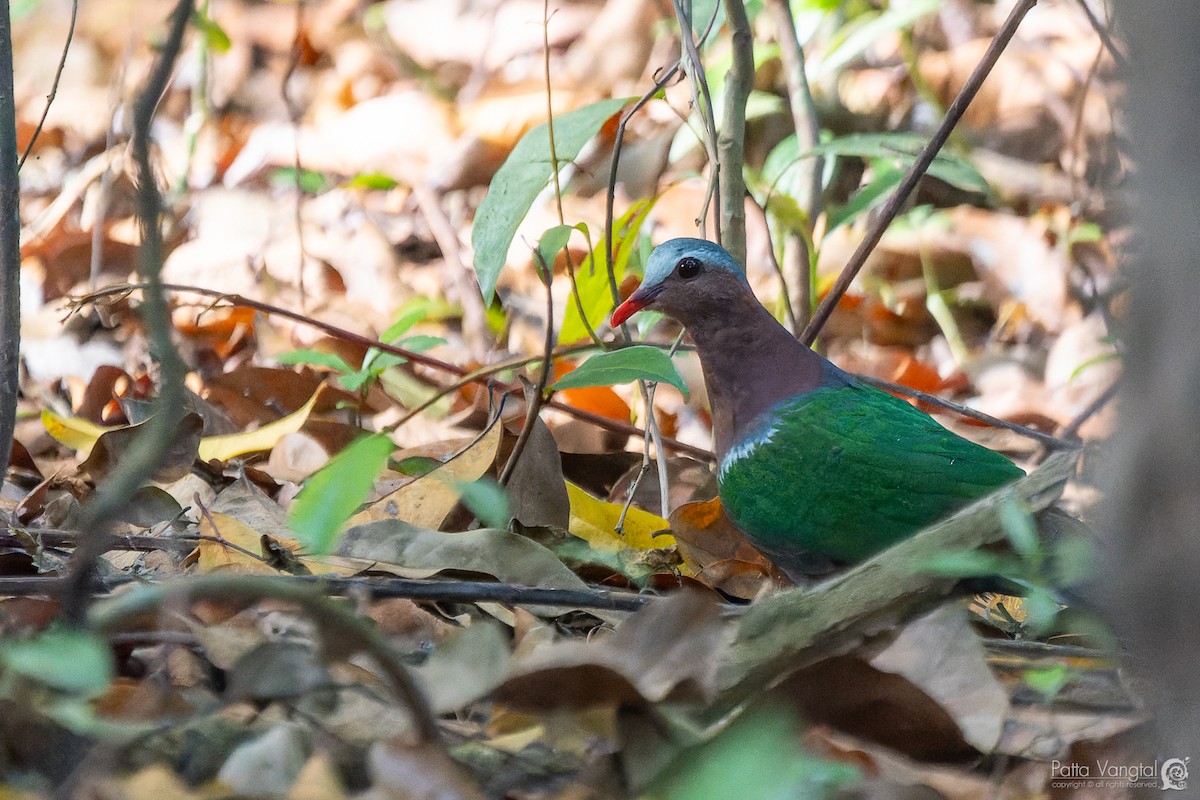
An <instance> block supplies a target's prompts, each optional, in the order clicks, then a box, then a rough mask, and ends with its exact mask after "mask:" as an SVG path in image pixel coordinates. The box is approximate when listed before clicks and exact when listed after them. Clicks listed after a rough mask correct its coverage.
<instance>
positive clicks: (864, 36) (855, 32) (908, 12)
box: [808, 0, 942, 82]
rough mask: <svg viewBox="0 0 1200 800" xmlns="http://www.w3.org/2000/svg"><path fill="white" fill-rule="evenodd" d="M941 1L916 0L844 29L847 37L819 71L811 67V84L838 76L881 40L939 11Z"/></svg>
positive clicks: (866, 17)
mask: <svg viewBox="0 0 1200 800" xmlns="http://www.w3.org/2000/svg"><path fill="white" fill-rule="evenodd" d="M941 1H942V0H912V2H908V3H894V4H892V5H891V7H889V8H888V10H887V11H884V12H883V13H881V14H879V15H878V16H874V17H870V16H868V15H866V14H864V15H863V16H862V17H860V20H861V21H859V20H855V21H854V22H853V23H851V24H850V25H847V26H846V27H845V28H844V29H843V31H844V32H845V35H844V38H842V40H841V41H840V42H838V43H836V44H834V45H833V46H832V47H831V48H829V49H828V50H827V51H826V54H825V57H824V58H822V59H821V60H820V62H818V64H817V65H816V69H811V68H810V72H809V74H808V77H809V81H810V82H816V81H818V80H819V79H820V78H822V77H825V76H827V75H832V74H834V73H836V72H837V71H838V70H840V69H841V68H842V67H844V66H845V65H846V64H848V63H850V62H851V61H853V60H854V59H856V58H858V57H859V56H860V55H862V54H863V53H864V52H866V50H867V48H868V47H870V46H871V45H873V44H874V43H875V42H876V41H878V40H879V39H880V38H881V37H883V36H885V35H887V34H889V33H894V32H896V31H899V30H903V29H905V28H907V27H909V26H910V25H912V24H913V23H914V22H916V21H917V20H919V19H921V17H924V16H926V15H928V14H931V13H933V12H934V11H936V10H937V8H938V6H939V5H940V4H941ZM839 33H841V32H839Z"/></svg>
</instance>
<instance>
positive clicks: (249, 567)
mask: <svg viewBox="0 0 1200 800" xmlns="http://www.w3.org/2000/svg"><path fill="white" fill-rule="evenodd" d="M200 534H201V535H202V536H207V537H212V539H219V540H220V541H212V539H203V540H201V542H200V546H199V548H198V549H199V551H200V560H199V563H198V565H197V568H198V569H199V571H200V572H202V573H204V572H215V571H217V570H230V571H233V572H245V573H254V574H265V575H274V574H276V570H275V569H274V568H272V567H270V566H268V565H267V564H266V563H264V562H263V560H262V559H261V558H256V557H255V556H252V555H250V554H249V553H254V554H255V555H257V554H260V553H261V552H262V534H261V533H259V532H258V531H256V530H254V529H253V528H251V527H249V526H248V525H246V524H245V523H243V522H241V521H240V520H238V519H235V518H234V517H229V516H226V515H224V514H220V513H217V512H209V513H207V514H204V515H202V516H201V518H200ZM223 542H228V544H223ZM281 544H284V545H285V546H287V547H289V549H292V550H293V551H294V550H297V549H299V547H300V543H299V542H297V541H296V540H294V539H293V540H292V541H290V542H281ZM231 545H232V546H231ZM239 548H240V549H239ZM243 550H248V551H249V553H246V552H243Z"/></svg>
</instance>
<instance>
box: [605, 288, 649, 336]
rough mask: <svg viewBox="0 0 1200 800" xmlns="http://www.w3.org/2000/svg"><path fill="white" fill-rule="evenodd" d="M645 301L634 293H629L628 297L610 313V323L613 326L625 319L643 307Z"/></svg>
mask: <svg viewBox="0 0 1200 800" xmlns="http://www.w3.org/2000/svg"><path fill="white" fill-rule="evenodd" d="M646 305H647V302H646V301H645V300H641V299H639V298H638V296H637V295H636V294H633V295H630V296H629V299H628V300H626V301H625V302H624V303H621V305H619V306H617V307H616V309H615V310H614V311H613V313H612V321H611V323H610V324H611V325H612V326H613V327H614V328H615V327H617V326H618V325H620V324H621V323H622V322H624V321H625V320H627V319H629V318H630V317H632V316H633V315H634V314H636V313H637V312H639V311H641V310H642V309H643V308H645V307H646Z"/></svg>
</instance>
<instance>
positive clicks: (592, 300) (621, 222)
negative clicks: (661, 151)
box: [558, 197, 658, 344]
mask: <svg viewBox="0 0 1200 800" xmlns="http://www.w3.org/2000/svg"><path fill="white" fill-rule="evenodd" d="M657 202H658V198H657V197H654V198H649V199H646V200H639V201H637V202H636V203H634V204H633V205H632V206H631V207H630V208H629V210H628V211H626V212H625V213H624V214H622V215H621V217H620V218H619V219H617V221H616V222H615V223H613V236H614V239H615V244H616V247H615V248H614V250H613V278H614V280H616V282H617V284H618V285H620V283H621V281H622V280H623V279H624V277H625V273H626V272H627V271H628V267H629V262H630V260H631V258H632V256H633V253H634V250H635V249H636V246H637V242H638V234H639V233H640V232H641V229H642V223H644V222H645V221H646V217H647V216H648V215H649V214H650V211H651V210H652V209H653V208H654V204H655V203H657ZM585 235H586V231H585ZM606 257H607V256H606V253H605V247H604V242H603V240H602V241H601V242H600V246H599V247H597V248H595V249H594V250H593V251H592V254H591V256H590V257H589V258H588V259H587V260H586V261H584V262H583V265H582V266H580V268H579V269H578V270H576V271H575V284H576V285H577V286H578V287H579V302H580V304H581V305H582V306H583V313H584V314H585V315H586V316H587V319H588V322H589V323H590V324H591V327H592V330H595V329H596V328H597V327H599V325H600V323H602V322H603V321H604V320H605V319H606V318H607V317H608V315H609V313H610V312H611V311H612V310H613V297H612V288H611V287H610V286H609V283H608V268H607V267H606V266H605V263H606V262H605V259H606ZM587 335H588V332H587V327H586V326H585V325H584V324H583V319H582V318H581V317H580V316H579V309H578V308H576V307H575V301H574V299H572V300H570V301H568V302H567V310H566V312H565V313H564V314H563V321H562V327H560V328H559V331H558V343H559V344H574V343H575V342H578V341H579V340H581V339H585V338H587Z"/></svg>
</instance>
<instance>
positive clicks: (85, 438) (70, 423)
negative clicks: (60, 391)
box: [42, 408, 116, 458]
mask: <svg viewBox="0 0 1200 800" xmlns="http://www.w3.org/2000/svg"><path fill="white" fill-rule="evenodd" d="M42 425H44V426H45V427H46V432H47V433H49V434H50V435H51V436H53V437H54V439H55V441H57V442H59V443H60V444H63V445H66V446H67V447H69V448H71V449H72V450H77V451H79V455H81V456H83V457H84V458H87V456H88V454H89V453H91V452H92V447H94V446H95V444H96V440H97V439H99V438H100V434H102V433H105V432H107V431H112V430H116V427H111V428H106V427H104V426H103V425H97V424H96V423H94V422H90V421H88V420H86V419H83V418H82V417H63V416H59V415H58V414H55V413H54V412H53V411H51V410H50V409H48V408H47V409H43V410H42Z"/></svg>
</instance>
